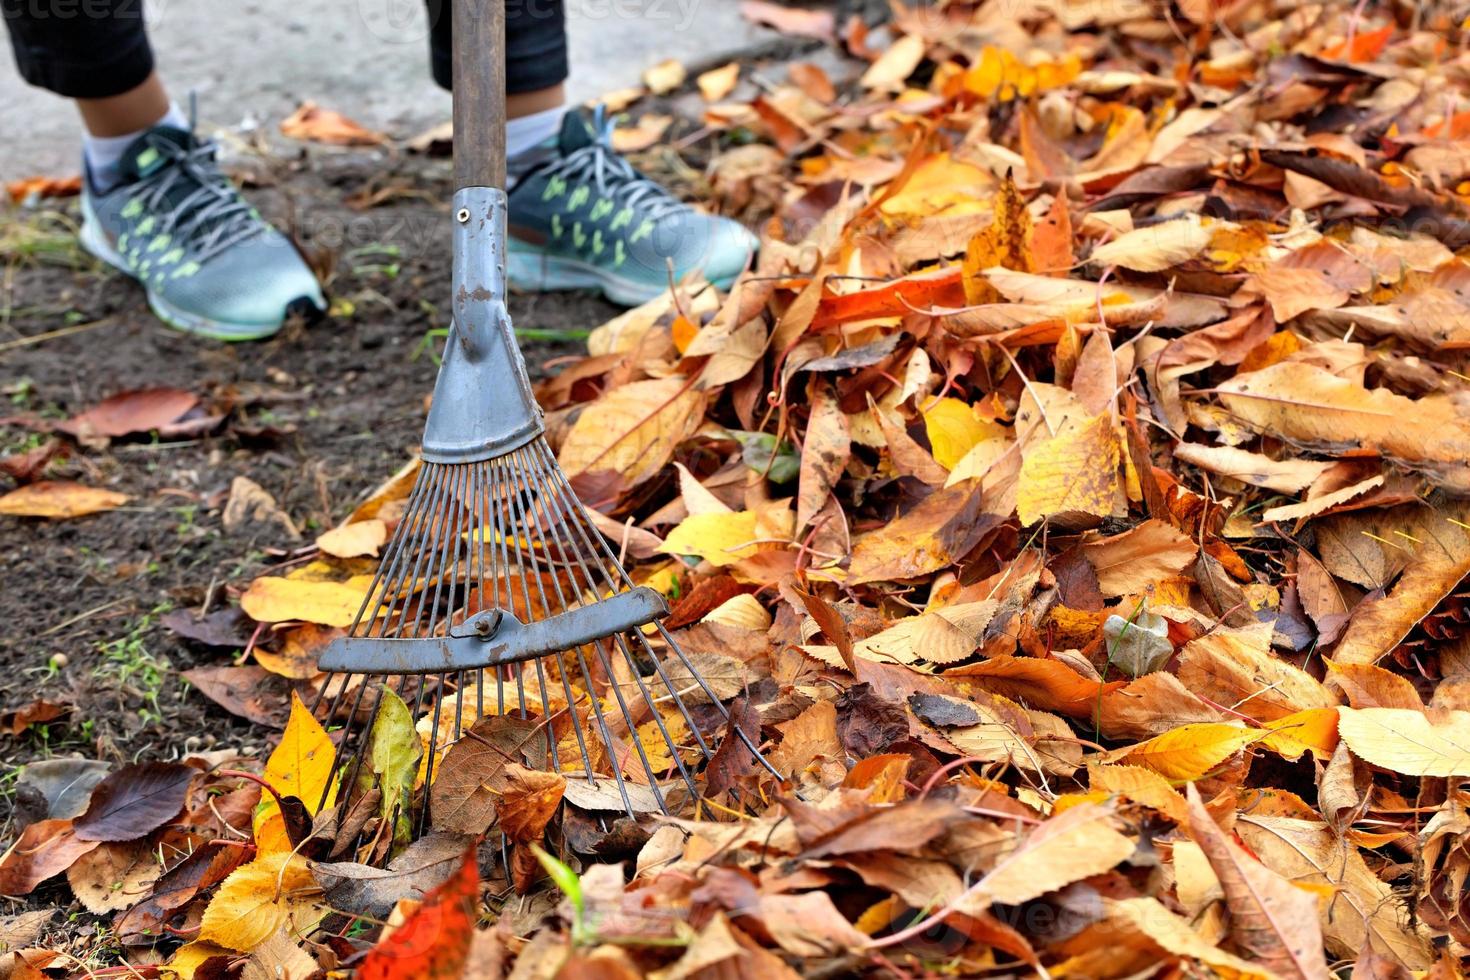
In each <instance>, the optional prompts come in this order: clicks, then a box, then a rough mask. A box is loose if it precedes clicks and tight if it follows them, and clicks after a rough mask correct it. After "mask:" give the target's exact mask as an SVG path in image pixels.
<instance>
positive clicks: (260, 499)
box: [220, 476, 301, 541]
mask: <svg viewBox="0 0 1470 980" xmlns="http://www.w3.org/2000/svg"><path fill="white" fill-rule="evenodd" d="M220 523H222V524H223V525H224V526H225V531H226V532H227V533H229V534H240V533H241V532H249V531H255V533H259V527H260V526H261V525H266V526H269V525H275V526H277V527H279V528H280V530H281V532H282V533H284V534H285V535H286V537H288V538H290V539H291V540H292V541H299V540H300V539H301V532H300V531H298V530H297V529H296V522H295V521H293V520H291V517H290V515H289V514H287V513H286V512H285V511H283V510H281V508H280V506H279V505H278V504H277V503H276V498H275V497H272V496H271V495H270V493H269V492H268V491H267V490H266V489H265V488H264V487H262V486H261V485H260V484H259V483H256V482H255V481H254V480H252V479H250V478H249V477H247V476H237V477H235V479H234V480H232V481H230V496H229V498H228V499H227V500H226V501H225V509H224V512H223V513H222V514H221V515H220Z"/></svg>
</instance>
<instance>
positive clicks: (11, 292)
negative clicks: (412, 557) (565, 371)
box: [0, 148, 617, 822]
mask: <svg viewBox="0 0 1470 980" xmlns="http://www.w3.org/2000/svg"><path fill="white" fill-rule="evenodd" d="M236 169H237V174H239V175H241V176H242V177H243V178H244V181H245V183H246V185H247V187H249V188H250V189H249V191H248V193H249V196H250V197H251V199H252V200H253V201H254V202H255V203H256V204H257V205H258V206H259V207H260V209H261V211H262V213H263V214H264V215H265V216H266V217H267V218H269V219H270V220H272V221H274V222H276V223H277V224H278V226H280V227H283V228H285V229H288V230H289V231H290V232H291V233H292V234H294V235H295V236H296V238H297V240H298V242H299V243H300V244H301V246H302V248H303V250H304V252H305V253H306V254H308V255H309V256H310V257H311V258H312V260H313V261H314V262H315V263H316V264H317V265H318V267H319V268H323V269H325V270H327V271H326V274H325V276H324V278H325V279H326V281H327V282H328V285H329V290H330V293H331V295H332V297H333V299H334V314H333V315H332V316H330V317H329V318H328V319H326V320H324V321H323V322H320V323H317V324H314V325H310V326H306V325H303V324H291V325H288V327H287V328H286V329H285V330H284V331H283V332H282V333H281V334H280V335H279V336H277V337H276V338H274V339H272V340H270V341H266V342H262V343H253V344H243V345H234V346H231V345H224V344H219V343H214V342H209V341H201V340H198V339H194V338H191V337H187V336H184V335H181V334H178V333H175V332H173V331H170V330H169V329H167V328H165V327H164V326H162V325H161V324H160V323H159V322H158V321H157V320H156V319H155V318H154V317H153V316H152V314H151V313H150V312H149V310H148V307H147V303H146V300H145V298H144V295H143V292H142V290H141V289H140V288H139V287H138V286H137V285H136V284H135V283H133V282H132V281H131V280H129V279H128V278H126V277H124V276H122V275H120V274H118V273H116V272H114V271H112V270H110V269H108V268H106V267H105V266H102V265H100V264H98V263H96V262H95V261H93V260H91V259H90V258H88V257H86V256H84V255H82V254H81V253H79V252H77V251H76V249H75V248H74V247H73V246H72V245H71V244H70V243H69V242H68V241H67V240H66V237H65V235H64V234H63V235H60V236H57V235H54V234H53V235H52V236H51V238H50V239H48V247H47V249H46V250H44V251H45V254H44V256H41V255H39V254H38V253H40V252H41V251H42V250H39V249H35V248H29V247H15V242H14V241H12V240H10V239H7V238H6V237H4V236H3V235H0V243H3V242H6V241H9V242H10V245H11V246H12V247H10V248H0V393H3V395H4V398H5V401H4V402H0V417H8V418H6V419H5V423H6V424H4V425H0V454H3V453H6V452H14V451H17V450H23V449H26V448H30V447H32V446H35V445H36V444H38V443H39V442H42V441H44V440H45V438H47V436H46V435H45V434H44V433H40V432H37V431H36V427H37V426H38V425H40V426H43V427H44V425H45V423H46V421H47V420H57V419H60V418H64V417H67V416H70V415H72V414H75V413H77V412H79V411H81V410H83V409H86V408H88V407H89V406H92V405H94V404H96V403H97V402H98V401H100V400H101V399H103V398H105V397H107V396H109V395H112V394H115V393H117V392H119V391H124V390H128V389H136V388H146V387H152V386H160V385H161V386H173V387H177V388H182V389H185V390H188V391H191V392H196V393H198V394H199V395H201V397H202V398H203V399H204V403H205V405H206V406H207V407H209V408H211V409H212V410H215V411H217V412H219V413H221V414H223V416H224V418H223V420H222V421H221V422H220V423H219V425H218V426H217V427H216V428H215V429H214V430H213V431H212V432H210V433H208V434H206V435H204V436H202V437H185V438H174V439H170V438H159V437H148V436H142V437H133V438H127V439H122V440H117V441H114V442H113V443H112V444H111V445H110V446H107V447H105V448H95V447H84V446H78V445H76V444H74V443H72V442H70V441H69V440H64V441H65V442H66V445H67V453H66V455H65V457H64V458H60V459H58V460H56V461H53V462H52V463H51V465H50V467H49V469H48V470H47V471H46V474H45V476H46V478H47V479H73V480H78V481H80V482H83V483H86V484H87V485H89V486H100V487H107V488H110V489H114V490H118V491H121V492H123V493H126V494H128V495H129V497H130V498H131V500H130V502H129V503H128V504H127V505H125V506H124V507H122V508H121V509H118V510H115V511H111V512H108V513H103V514H98V515H95V516H91V517H84V518H79V519H75V520H69V521H37V520H29V519H25V520H22V519H16V518H0V556H4V557H3V559H0V561H3V567H4V575H3V578H0V710H3V709H8V708H15V707H17V706H20V705H22V704H25V703H27V702H30V701H31V700H33V699H35V698H38V697H45V698H48V699H51V700H55V701H61V702H66V703H69V704H72V705H74V706H75V707H74V710H73V711H72V712H71V713H70V715H69V716H67V717H65V718H63V719H60V720H58V721H55V722H51V723H49V724H47V725H44V726H33V727H32V728H31V729H30V730H29V731H28V732H26V733H25V734H23V735H20V736H18V737H13V736H11V735H9V734H3V733H0V773H7V774H8V775H6V776H0V791H4V790H8V789H9V787H10V786H11V784H12V781H13V775H14V772H15V767H16V766H19V765H23V764H25V763H27V762H29V761H33V760H35V759H38V758H44V757H48V756H52V755H57V754H61V755H65V754H71V753H79V754H81V755H84V756H87V757H93V758H102V759H113V760H119V761H120V760H131V759H138V758H169V757H177V756H178V755H180V754H183V753H185V752H187V751H191V750H200V749H209V748H223V747H234V748H239V749H259V748H262V747H263V746H264V745H265V744H266V742H267V741H268V740H269V739H270V737H271V732H270V731H269V730H268V729H266V728H263V727H260V726H256V725H252V724H250V723H249V722H245V721H243V720H240V719H237V718H233V717H231V716H230V715H229V714H228V713H226V712H225V711H223V710H222V709H220V708H219V707H218V706H216V705H215V704H213V703H212V702H210V701H208V700H207V699H205V698H204V697H203V696H202V695H200V694H199V693H198V692H197V691H195V690H193V689H191V688H190V686H189V685H188V684H187V682H186V681H184V679H183V678H182V677H181V676H180V672H181V671H184V670H187V669H189V668H191V667H196V666H201V665H205V664H218V663H229V662H232V661H234V660H235V659H237V658H238V657H239V656H240V654H241V653H242V651H243V649H244V642H245V639H246V637H241V642H240V644H239V645H238V646H225V647H211V646H205V645H201V644H199V643H196V642H194V641H191V640H185V639H182V638H181V637H179V636H178V635H176V634H175V633H174V632H173V631H172V630H170V629H168V628H166V627H165V626H164V625H163V624H162V622H161V619H162V618H163V617H164V616H165V615H166V614H167V613H169V612H170V611H177V610H195V611H198V610H201V609H206V608H207V609H210V610H218V609H221V608H226V607H228V606H229V605H231V604H232V603H233V601H234V597H233V595H232V593H233V592H234V591H235V590H237V589H239V588H241V587H243V585H244V584H247V583H248V582H249V581H250V579H251V578H253V577H254V576H255V575H257V574H260V573H263V572H265V571H267V570H269V569H270V568H271V567H272V566H275V565H279V564H281V563H283V562H289V561H292V560H299V559H300V556H301V553H302V549H303V548H306V547H309V546H310V544H311V541H312V538H313V537H314V536H315V535H316V534H317V533H319V532H320V530H323V529H325V528H328V527H331V526H332V525H334V524H335V523H336V522H337V521H339V520H340V519H341V518H342V517H343V516H344V514H345V513H347V512H348V511H349V510H350V509H351V507H352V505H353V503H354V501H355V500H357V499H358V498H359V497H360V496H361V495H362V494H363V493H365V492H366V491H368V490H370V489H371V488H372V487H373V486H375V485H376V484H378V483H379V482H381V481H382V480H383V479H385V478H386V477H387V476H388V475H390V474H391V473H393V472H394V471H396V470H397V469H398V468H399V467H400V466H402V465H403V464H404V463H405V462H406V461H407V460H408V459H409V458H410V456H411V454H412V453H413V451H414V449H415V448H416V446H417V443H418V439H419V434H420V431H421V428H422V425H423V419H424V408H425V396H426V395H427V393H428V392H429V390H430V388H431V386H432V383H433V377H434V372H435V369H436V364H435V354H436V352H437V350H438V348H439V347H441V346H442V343H443V341H442V337H435V336H430V331H431V330H434V329H436V328H441V329H442V328H444V327H446V326H447V325H448V315H447V299H448V293H449V271H450V244H449V235H448V228H449V224H448V205H447V202H448V200H449V197H450V193H451V188H450V186H449V180H450V173H449V165H448V163H447V162H446V161H443V160H437V159H424V158H421V157H416V156H402V155H399V156H393V157H388V158H386V159H385V158H384V157H383V156H381V155H379V154H377V153H374V152H366V151H340V150H338V151H333V150H317V149H315V148H313V149H312V150H310V151H307V152H306V153H304V154H302V155H301V156H299V157H297V158H294V159H291V160H279V159H272V158H252V160H251V161H250V162H249V164H248V165H247V166H246V167H244V168H243V169H244V172H243V173H241V171H240V168H236ZM373 195H379V196H380V197H382V198H384V200H383V201H382V203H379V204H377V205H376V206H373V207H370V208H366V209H362V210H359V209H356V208H354V207H352V206H350V205H349V204H348V203H346V202H352V201H361V200H363V199H365V198H369V197H372V196H373ZM54 210H55V211H56V212H57V214H55V215H40V216H38V215H36V214H34V213H23V212H19V211H10V212H0V224H3V223H11V225H10V227H11V228H12V230H15V229H17V228H20V227H21V226H23V225H24V226H25V227H32V226H34V227H44V228H47V229H52V230H55V229H58V228H60V229H62V230H63V231H64V225H63V224H62V222H64V221H66V220H71V221H74V220H75V218H76V208H75V206H74V205H72V206H69V207H68V206H66V205H58V206H57V207H56V208H55V209H54ZM11 237H12V238H14V237H15V236H11ZM511 309H512V313H513V315H514V318H515V322H516V324H517V326H518V327H520V328H530V329H532V330H537V331H549V332H553V333H558V332H564V331H576V330H586V329H590V328H592V327H595V326H596V325H598V324H600V323H602V322H603V321H604V320H606V319H607V318H608V317H609V316H611V315H613V314H614V313H616V312H617V308H616V307H613V306H612V305H610V304H608V303H607V302H605V301H604V300H602V299H601V297H600V296H595V295H590V294H557V295H539V296H536V295H523V296H514V297H513V298H512V303H511ZM64 324H72V325H78V326H87V325H92V324H96V325H95V326H87V328H86V329H84V330H81V331H79V332H77V333H73V334H70V335H67V336H61V337H55V338H51V339H44V340H40V341H39V342H35V343H30V344H25V345H19V346H17V345H15V344H14V343H13V342H14V341H17V340H21V339H22V338H36V337H39V336H40V335H42V334H44V333H47V332H50V331H55V330H57V328H58V327H61V326H62V325H64ZM577 349H578V347H577V345H576V344H575V343H573V342H570V341H562V342H559V343H558V342H546V341H544V340H541V341H528V342H526V344H525V351H526V355H527V361H528V363H529V364H530V365H531V368H532V371H533V373H539V372H541V371H543V370H544V368H545V365H546V363H547V362H548V361H550V360H552V359H554V358H556V357H558V356H562V355H565V354H568V353H571V352H573V351H574V350H577ZM237 476H246V477H249V478H250V479H251V480H253V481H255V482H256V483H258V484H260V485H261V486H262V487H263V488H264V489H265V490H266V491H268V492H269V493H270V494H271V495H272V496H273V497H274V498H275V500H276V501H277V503H278V504H279V506H280V508H281V509H282V510H283V511H284V512H285V513H286V514H288V515H289V516H290V518H291V519H292V521H294V523H295V524H296V526H297V527H298V528H299V529H300V538H299V539H294V540H293V539H292V537H291V536H290V534H289V532H288V531H287V530H286V529H285V528H284V527H282V526H281V525H279V524H270V523H267V524H256V525H250V526H247V527H245V528H242V529H240V530H238V531H237V532H236V533H235V534H229V533H227V532H226V530H225V528H224V526H223V523H222V520H221V514H222V508H223V506H224V503H225V501H226V499H227V497H228V494H229V489H230V485H231V482H232V481H233V480H234V478H235V477H237ZM0 481H5V482H4V484H3V485H0V491H3V490H5V489H8V488H9V486H8V480H6V478H3V477H0ZM8 796H9V794H8V793H5V794H4V796H3V797H0V811H4V810H8V805H7V802H6V800H7V798H8ZM0 822H5V821H4V815H3V812H0Z"/></svg>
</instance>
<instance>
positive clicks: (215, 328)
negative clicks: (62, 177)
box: [77, 203, 315, 343]
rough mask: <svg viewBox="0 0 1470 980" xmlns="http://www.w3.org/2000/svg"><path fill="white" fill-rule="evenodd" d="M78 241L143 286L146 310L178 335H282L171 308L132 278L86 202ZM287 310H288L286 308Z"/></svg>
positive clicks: (233, 339)
mask: <svg viewBox="0 0 1470 980" xmlns="http://www.w3.org/2000/svg"><path fill="white" fill-rule="evenodd" d="M77 238H78V241H79V243H80V244H81V246H82V248H84V249H86V250H87V251H88V252H90V253H91V254H92V255H93V256H95V257H96V258H98V259H100V260H102V261H103V262H106V263H107V264H108V265H110V266H112V267H113V268H114V269H116V270H117V271H118V272H121V273H122V274H123V275H125V276H127V277H128V278H129V279H131V280H133V281H134V282H136V283H137V284H138V285H140V286H142V287H143V293H144V295H146V296H147V297H148V307H149V309H151V310H152V311H153V315H154V316H156V317H158V319H160V320H162V321H163V322H164V324H165V325H167V326H169V327H172V328H173V329H175V330H177V331H179V332H180V333H186V334H190V335H191V336H195V337H206V338H208V339H210V340H222V341H225V342H226V343H240V342H244V341H250V340H265V339H266V338H267V337H274V336H275V335H276V334H278V333H280V332H281V326H280V325H279V324H277V325H265V324H258V323H250V324H244V323H226V322H224V321H222V320H212V319H210V318H209V317H203V316H200V315H199V314H197V313H190V312H188V311H187V310H182V309H179V308H178V307H177V306H174V305H173V304H172V303H170V302H169V301H168V300H166V299H164V298H163V297H162V296H160V295H159V294H158V293H157V292H155V291H154V290H153V289H152V288H151V287H150V286H149V285H148V283H146V282H144V281H143V280H141V279H139V278H138V277H137V276H135V275H133V272H132V270H131V269H129V268H128V265H127V262H126V260H124V259H123V257H122V256H121V255H119V254H118V252H117V249H115V248H113V247H112V245H111V243H109V242H108V241H107V236H106V235H104V234H103V233H102V229H101V228H100V227H99V226H98V224H97V219H96V218H94V217H93V216H92V213H91V209H90V208H88V207H87V206H86V204H85V203H83V206H82V230H81V233H80V234H79V235H78V236H77ZM302 300H305V301H306V303H307V304H308V305H311V306H312V307H313V308H315V304H312V303H311V301H310V299H308V298H307V297H302ZM297 302H300V300H298V301H295V302H293V303H292V304H291V306H295V305H296V303H297ZM289 309H290V307H288V310H289Z"/></svg>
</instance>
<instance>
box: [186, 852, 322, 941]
mask: <svg viewBox="0 0 1470 980" xmlns="http://www.w3.org/2000/svg"><path fill="white" fill-rule="evenodd" d="M320 898H321V888H320V887H319V886H318V885H317V883H316V879H315V878H313V877H312V875H311V869H310V868H309V867H308V866H307V862H306V859H305V858H303V857H301V856H300V855H299V854H292V853H290V852H289V851H286V852H280V853H275V854H262V855H260V856H259V857H257V858H256V859H255V860H254V861H251V862H250V863H249V864H246V865H243V866H241V867H239V868H236V869H235V870H234V871H233V872H232V873H231V874H230V876H229V877H228V878H226V879H225V880H224V884H222V885H220V888H219V891H218V892H216V893H215V896H214V898H212V899H210V902H209V905H208V907H207V908H205V910H204V918H203V920H202V921H201V922H200V924H199V938H198V942H200V943H214V944H216V945H218V946H224V947H227V948H229V949H238V950H242V951H246V950H251V949H254V948H255V947H256V946H259V945H260V944H261V943H263V942H265V941H266V940H268V939H270V938H271V937H272V936H274V935H275V934H276V932H277V930H280V929H285V930H286V931H287V932H288V933H289V934H291V935H298V934H300V933H302V932H305V931H306V930H307V929H309V928H311V927H312V926H313V925H315V924H316V923H317V922H318V921H319V920H320V919H321V917H322V916H323V915H325V914H326V911H327V909H326V906H325V905H323V904H321V902H320V901H319V900H320Z"/></svg>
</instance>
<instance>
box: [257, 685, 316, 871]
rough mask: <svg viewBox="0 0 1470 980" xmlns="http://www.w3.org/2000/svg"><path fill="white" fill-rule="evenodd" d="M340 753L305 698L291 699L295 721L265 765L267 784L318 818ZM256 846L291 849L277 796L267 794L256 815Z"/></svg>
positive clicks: (293, 696)
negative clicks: (307, 706) (304, 700)
mask: <svg viewBox="0 0 1470 980" xmlns="http://www.w3.org/2000/svg"><path fill="white" fill-rule="evenodd" d="M335 761H336V753H335V750H334V749H333V747H332V740H331V738H330V737H329V736H328V735H327V733H326V730H325V729H323V728H322V726H321V723H320V722H318V721H317V720H316V718H315V717H314V716H313V715H312V713H311V712H310V711H308V710H307V708H306V705H304V704H302V703H301V698H300V697H299V696H297V695H296V694H295V693H292V695H291V718H290V720H289V721H288V722H287V723H286V731H285V733H284V734H283V735H282V736H281V744H279V745H277V746H276V748H275V751H274V752H272V753H271V757H270V759H269V760H267V761H266V764H265V781H266V782H267V783H269V784H270V785H271V786H272V788H274V789H275V791H276V792H277V793H280V794H281V795H282V796H294V797H296V798H297V799H299V800H300V801H301V802H302V803H303V804H304V805H305V806H306V809H307V811H308V812H309V813H312V814H315V813H316V812H317V809H318V808H319V807H320V805H321V802H322V796H323V794H324V793H325V792H326V789H327V786H328V784H329V783H330V782H331V780H332V765H333V763H334V762H335ZM255 843H256V846H257V847H258V848H260V850H261V851H269V850H287V851H289V850H290V849H291V843H290V841H289V839H288V838H287V837H286V833H285V824H284V821H283V820H282V817H281V809H280V806H279V805H278V804H277V803H276V799H275V797H274V796H271V795H270V794H266V795H265V796H264V797H262V798H261V801H260V806H259V807H257V808H256V811H255Z"/></svg>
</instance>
